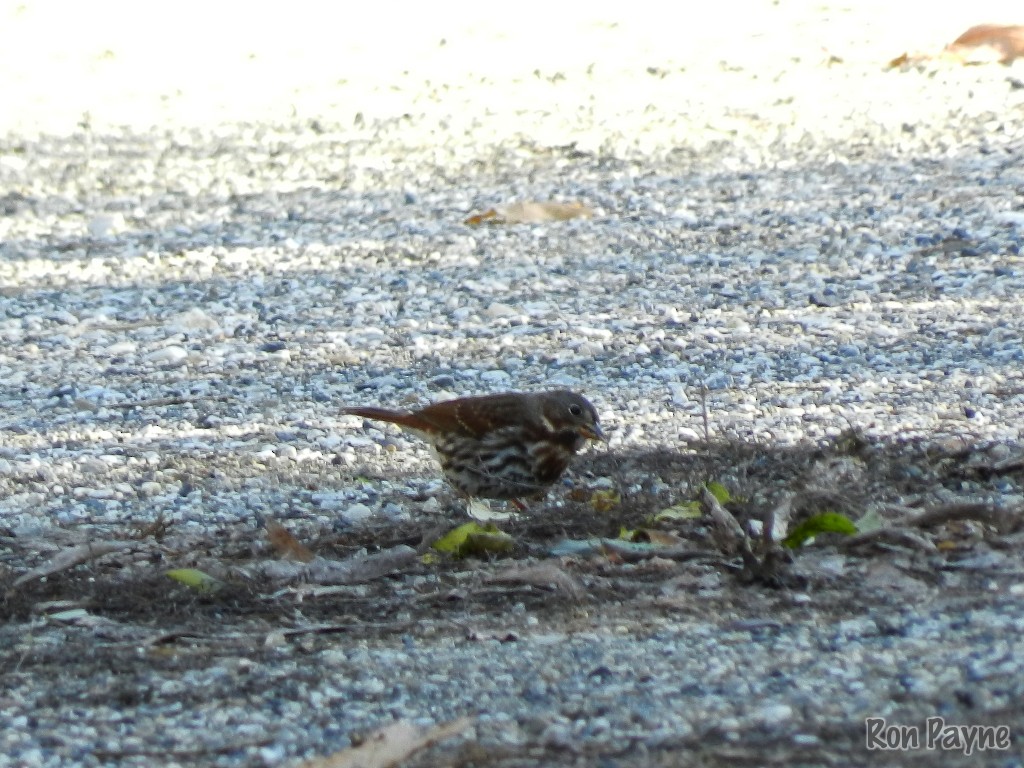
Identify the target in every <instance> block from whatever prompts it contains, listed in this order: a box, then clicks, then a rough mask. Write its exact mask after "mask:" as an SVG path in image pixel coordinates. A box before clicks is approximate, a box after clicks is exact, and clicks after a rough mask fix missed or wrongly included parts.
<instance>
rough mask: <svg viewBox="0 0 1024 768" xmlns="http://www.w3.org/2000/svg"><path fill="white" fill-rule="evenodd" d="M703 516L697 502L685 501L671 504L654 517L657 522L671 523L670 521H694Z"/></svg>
mask: <svg viewBox="0 0 1024 768" xmlns="http://www.w3.org/2000/svg"><path fill="white" fill-rule="evenodd" d="M702 514H704V513H703V512H702V511H701V508H700V502H699V501H685V502H683V503H682V504H673V505H672V506H671V507H666V508H665V509H663V510H661V512H659V513H658V514H656V515H655V516H654V519H655V521H657V522H659V523H660V522H666V521H669V522H671V521H672V520H694V519H696V518H698V517H700V516H701V515H702Z"/></svg>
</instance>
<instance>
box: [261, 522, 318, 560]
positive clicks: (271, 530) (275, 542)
mask: <svg viewBox="0 0 1024 768" xmlns="http://www.w3.org/2000/svg"><path fill="white" fill-rule="evenodd" d="M267 538H268V539H270V546H272V547H273V548H274V551H275V552H277V554H279V555H280V556H281V557H282V558H283V559H285V560H292V561H294V562H297V563H308V562H311V561H312V560H313V558H314V557H316V555H314V554H313V553H312V552H311V551H310V550H309V547H307V546H306V545H305V544H303V543H302V542H301V541H299V540H298V539H296V538H295V536H293V535H292V533H291V531H289V530H288V529H287V528H285V527H284V526H283V525H281V524H280V523H279V522H277V521H276V520H270V519H268V520H267Z"/></svg>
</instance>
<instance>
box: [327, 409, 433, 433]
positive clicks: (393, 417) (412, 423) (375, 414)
mask: <svg viewBox="0 0 1024 768" xmlns="http://www.w3.org/2000/svg"><path fill="white" fill-rule="evenodd" d="M341 412H342V413H347V414H348V415H349V416H362V417H363V418H364V419H373V420H374V421H387V422H390V423H392V424H397V425H398V426H400V427H408V428H409V429H423V422H422V420H421V419H420V418H419V417H417V416H416V414H414V413H409V412H408V411H392V410H391V409H389V408H376V407H374V406H372V405H358V406H354V407H351V408H342V409H341Z"/></svg>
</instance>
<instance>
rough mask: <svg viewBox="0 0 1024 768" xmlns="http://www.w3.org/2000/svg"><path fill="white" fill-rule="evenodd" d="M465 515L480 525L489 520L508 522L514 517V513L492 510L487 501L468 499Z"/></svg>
mask: <svg viewBox="0 0 1024 768" xmlns="http://www.w3.org/2000/svg"><path fill="white" fill-rule="evenodd" d="M466 513H467V514H468V515H469V516H470V517H472V518H473V519H474V520H478V521H480V522H481V523H486V522H488V521H490V520H510V519H512V518H513V517H515V512H509V511H507V510H502V509H492V508H491V504H490V502H489V501H488V500H487V499H470V500H469V504H468V505H467V509H466Z"/></svg>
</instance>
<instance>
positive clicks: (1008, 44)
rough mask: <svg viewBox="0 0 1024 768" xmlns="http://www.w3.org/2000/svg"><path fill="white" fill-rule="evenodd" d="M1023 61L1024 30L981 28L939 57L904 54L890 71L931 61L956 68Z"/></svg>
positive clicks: (996, 26) (998, 26)
mask: <svg viewBox="0 0 1024 768" xmlns="http://www.w3.org/2000/svg"><path fill="white" fill-rule="evenodd" d="M1022 57H1024V26H1022V25H1013V24H1011V25H1002V24H978V25H977V26H974V27H971V28H970V29H968V30H967V31H966V32H964V33H963V34H962V35H960V37H958V38H957V39H956V40H954V41H953V42H952V43H950V44H949V45H947V46H946V47H945V48H943V49H942V50H941V51H939V52H938V53H934V54H932V53H913V54H911V53H902V54H900V55H899V56H897V57H896V58H895V59H893V60H892V61H890V62H889V64H888V67H887V68H888V69H896V68H902V67H906V66H908V65H911V64H920V63H922V62H925V61H929V60H936V61H947V62H953V63H956V64H965V65H967V64H991V63H993V62H999V63H1000V64H1012V63H1013V61H1014V60H1015V59H1019V58H1022Z"/></svg>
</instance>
